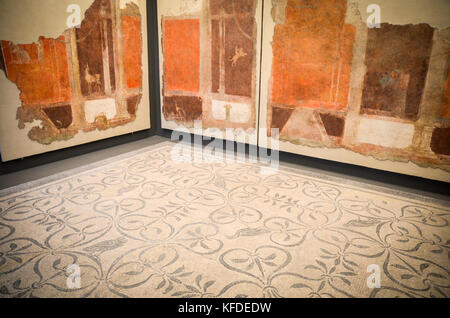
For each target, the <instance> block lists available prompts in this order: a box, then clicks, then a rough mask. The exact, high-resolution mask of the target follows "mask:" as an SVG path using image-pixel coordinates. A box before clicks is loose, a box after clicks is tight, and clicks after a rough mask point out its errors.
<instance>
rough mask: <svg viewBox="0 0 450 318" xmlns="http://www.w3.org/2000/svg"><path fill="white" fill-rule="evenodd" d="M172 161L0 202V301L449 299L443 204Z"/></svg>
mask: <svg viewBox="0 0 450 318" xmlns="http://www.w3.org/2000/svg"><path fill="white" fill-rule="evenodd" d="M172 147H173V145H172V144H163V145H161V146H158V147H156V148H152V149H148V150H146V151H143V152H140V153H136V154H132V155H130V156H128V157H125V158H118V159H117V160H115V161H113V162H112V163H108V164H105V165H102V166H99V167H97V168H94V169H91V170H89V169H88V170H86V171H84V172H82V173H78V174H73V175H71V176H70V177H68V178H65V179H59V180H58V181H52V182H50V183H47V184H45V185H40V186H35V187H32V188H29V189H28V190H26V191H22V192H16V193H10V194H7V195H3V196H2V197H0V296H1V297H448V296H449V295H450V291H449V287H450V279H449V274H450V272H449V271H450V262H449V259H450V253H449V248H450V227H449V220H450V209H449V205H448V204H446V205H445V203H442V204H440V203H439V202H433V201H430V200H422V201H421V200H420V199H421V198H417V199H411V198H408V197H406V196H401V195H398V194H395V193H391V192H390V191H389V190H388V189H385V190H384V191H375V190H373V189H370V187H369V186H366V185H363V184H349V183H343V182H339V180H330V179H329V178H320V177H319V176H312V175H308V174H307V173H303V172H302V171H297V172H296V171H293V170H285V169H282V170H280V171H278V172H277V173H274V174H265V173H262V170H261V167H262V165H260V164H250V163H235V164H232V163H213V164H206V163H192V164H188V163H174V162H172V161H171V160H170V158H171V157H170V154H171V150H172ZM264 171H267V169H264ZM72 264H77V265H78V266H80V269H81V288H79V289H70V288H69V287H68V285H67V278H68V275H69V274H68V273H67V272H66V269H67V267H68V266H70V265H72ZM371 264H375V265H378V266H379V267H380V268H381V287H380V288H373V289H371V288H369V287H368V286H367V278H368V277H369V275H370V273H368V272H367V268H368V266H369V265H371Z"/></svg>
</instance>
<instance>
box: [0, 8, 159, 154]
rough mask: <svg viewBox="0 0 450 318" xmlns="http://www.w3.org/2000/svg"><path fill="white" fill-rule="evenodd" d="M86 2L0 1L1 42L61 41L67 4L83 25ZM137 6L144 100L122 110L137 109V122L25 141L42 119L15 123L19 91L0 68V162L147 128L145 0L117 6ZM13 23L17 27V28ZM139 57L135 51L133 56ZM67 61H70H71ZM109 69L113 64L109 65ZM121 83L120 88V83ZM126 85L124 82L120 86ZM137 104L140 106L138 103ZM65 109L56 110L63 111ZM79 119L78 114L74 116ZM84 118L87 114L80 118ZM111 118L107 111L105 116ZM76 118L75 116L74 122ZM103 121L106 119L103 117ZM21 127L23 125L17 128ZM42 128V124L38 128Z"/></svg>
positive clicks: (67, 14) (133, 99)
mask: <svg viewBox="0 0 450 318" xmlns="http://www.w3.org/2000/svg"><path fill="white" fill-rule="evenodd" d="M93 2H94V1H93V0H92V1H86V0H76V1H74V0H70V1H66V0H45V1H33V0H29V1H28V0H18V1H8V0H0V39H1V40H7V41H13V42H14V43H15V44H31V43H37V40H38V38H39V37H40V36H45V37H48V38H51V37H53V38H55V39H57V38H59V37H60V36H61V35H67V32H66V31H67V30H68V28H67V25H66V20H67V17H68V16H69V15H70V13H67V12H66V8H67V5H68V4H73V3H76V4H79V5H80V7H81V9H82V14H83V16H82V21H83V19H84V12H85V11H86V10H87V9H88V8H89V7H90V6H91V5H92V4H93ZM133 3H134V4H138V5H139V8H140V12H141V17H142V19H141V25H140V29H141V30H140V32H141V34H142V54H141V57H140V58H141V63H142V64H141V65H142V72H143V75H142V80H143V82H142V83H141V85H142V96H141V98H137V99H136V98H134V97H133V98H132V97H129V98H128V99H127V97H126V96H123V98H124V99H125V100H126V104H127V105H125V107H128V109H129V111H131V112H133V111H135V113H134V114H132V116H133V117H134V116H135V117H136V120H134V121H133V122H130V123H129V124H127V125H122V126H120V125H119V126H114V127H113V128H110V127H104V128H109V129H104V128H102V126H101V125H99V126H98V130H95V131H92V130H89V129H85V131H83V130H79V131H78V132H77V133H76V134H75V135H74V136H70V138H69V137H68V140H58V139H55V140H53V141H52V142H51V143H50V144H41V143H38V142H36V141H33V140H31V139H30V138H29V136H30V135H29V134H28V133H29V131H30V129H32V128H34V127H36V129H37V128H39V124H40V123H41V121H40V120H37V119H34V120H33V118H29V120H28V119H27V120H28V122H27V121H25V122H22V123H20V125H18V121H17V119H18V118H17V116H19V112H18V108H19V107H20V106H21V105H22V100H21V99H20V93H21V92H20V91H19V89H18V88H17V86H16V85H15V84H14V83H13V82H11V81H10V80H9V79H8V78H7V76H6V74H5V72H4V71H3V70H0V92H1V94H0V119H1V122H0V145H1V152H2V160H3V161H9V160H13V159H17V158H23V157H27V156H30V155H34V154H39V153H44V152H49V151H53V150H57V149H61V148H66V147H71V146H75V145H79V144H83V143H88V142H92V141H95V140H100V139H105V138H110V137H114V136H118V135H123V134H127V133H130V132H133V131H139V130H143V129H148V128H149V127H150V118H149V117H150V109H149V104H148V101H149V91H148V76H147V74H148V53H147V41H146V39H147V28H146V9H145V8H146V4H145V1H143V0H122V1H121V2H120V3H119V5H120V7H121V8H122V9H124V8H126V7H127V4H133ZM17 25H20V27H18V26H17ZM137 53H139V52H137ZM69 62H70V58H69ZM111 67H112V66H111ZM118 85H119V84H118ZM124 85H125V84H124ZM137 102H139V103H140V104H141V105H139V106H138V105H136V103H137ZM62 110H63V107H61V108H60V109H58V111H59V112H60V113H61V111H62ZM46 112H47V115H49V114H50V115H53V114H55V113H57V111H54V112H51V111H46ZM75 115H77V114H75ZM79 115H80V116H82V117H83V118H85V114H79ZM101 115H102V116H103V115H107V116H110V115H111V110H109V111H108V112H107V114H101ZM75 119H77V118H75ZM105 119H106V116H105ZM19 126H21V127H20V128H19ZM42 128H44V126H42V123H41V129H42Z"/></svg>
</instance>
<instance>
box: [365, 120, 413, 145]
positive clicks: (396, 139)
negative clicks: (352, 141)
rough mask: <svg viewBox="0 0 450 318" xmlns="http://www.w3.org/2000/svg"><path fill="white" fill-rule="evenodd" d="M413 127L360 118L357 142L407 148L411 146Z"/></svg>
mask: <svg viewBox="0 0 450 318" xmlns="http://www.w3.org/2000/svg"><path fill="white" fill-rule="evenodd" d="M413 137H414V125H412V124H403V123H397V122H392V121H386V120H378V119H370V118H362V119H361V122H360V123H359V130H358V141H359V142H361V143H367V144H372V145H379V146H383V147H388V148H407V147H409V146H410V145H411V144H412V141H413Z"/></svg>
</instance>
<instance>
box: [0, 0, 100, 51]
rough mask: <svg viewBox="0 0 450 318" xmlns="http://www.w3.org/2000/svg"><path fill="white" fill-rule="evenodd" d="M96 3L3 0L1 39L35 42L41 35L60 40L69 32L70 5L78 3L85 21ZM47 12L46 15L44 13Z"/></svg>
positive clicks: (0, 4) (0, 7)
mask: <svg viewBox="0 0 450 318" xmlns="http://www.w3.org/2000/svg"><path fill="white" fill-rule="evenodd" d="M93 2H94V0H76V1H74V0H40V1H36V0H0V39H2V40H3V41H12V42H16V43H33V42H36V41H37V40H38V38H39V37H40V36H44V37H47V38H58V37H59V36H61V34H63V33H64V31H65V30H66V29H67V24H66V22H67V17H68V16H69V15H70V13H66V10H67V7H68V6H69V5H70V4H78V5H79V6H80V9H81V20H83V19H84V12H85V11H86V10H87V9H88V8H89V7H90V6H91V5H92V3H93ZM43 13H44V14H43Z"/></svg>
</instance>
